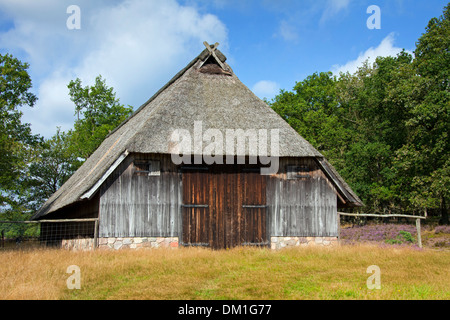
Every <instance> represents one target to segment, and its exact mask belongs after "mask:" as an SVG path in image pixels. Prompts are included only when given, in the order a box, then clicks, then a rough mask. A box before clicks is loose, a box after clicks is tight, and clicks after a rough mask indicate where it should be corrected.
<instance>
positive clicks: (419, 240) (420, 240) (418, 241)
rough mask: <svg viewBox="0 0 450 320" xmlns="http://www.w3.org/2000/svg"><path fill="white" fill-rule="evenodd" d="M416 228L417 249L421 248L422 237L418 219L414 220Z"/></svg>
mask: <svg viewBox="0 0 450 320" xmlns="http://www.w3.org/2000/svg"><path fill="white" fill-rule="evenodd" d="M416 228H417V244H418V245H419V248H422V237H421V235H420V219H416Z"/></svg>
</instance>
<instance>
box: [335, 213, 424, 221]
mask: <svg viewBox="0 0 450 320" xmlns="http://www.w3.org/2000/svg"><path fill="white" fill-rule="evenodd" d="M338 213H339V214H340V215H341V216H350V217H374V218H409V219H426V217H423V216H411V215H406V214H371V213H345V212H338Z"/></svg>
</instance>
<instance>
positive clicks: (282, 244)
mask: <svg viewBox="0 0 450 320" xmlns="http://www.w3.org/2000/svg"><path fill="white" fill-rule="evenodd" d="M337 244H338V238H337V237H271V238H270V248H271V249H274V250H276V249H282V248H289V247H298V246H301V247H307V246H334V245H337Z"/></svg>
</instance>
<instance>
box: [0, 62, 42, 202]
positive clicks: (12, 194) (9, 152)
mask: <svg viewBox="0 0 450 320" xmlns="http://www.w3.org/2000/svg"><path fill="white" fill-rule="evenodd" d="M28 67H29V65H28V64H27V63H22V62H21V61H19V60H18V59H16V58H14V57H13V56H12V55H10V54H6V55H0V206H1V208H2V210H10V209H11V208H12V207H17V206H18V205H19V204H18V202H19V201H18V197H17V196H16V193H17V192H18V191H19V189H20V188H21V186H20V178H21V176H22V174H23V171H24V170H25V169H26V164H27V163H28V160H27V157H28V156H29V154H30V150H31V149H32V148H33V147H34V146H35V145H36V144H37V143H38V142H39V141H40V138H39V136H37V135H32V133H31V128H30V125H29V124H26V123H22V121H21V117H22V112H21V111H20V108H22V107H24V106H29V107H32V106H33V105H34V104H35V102H36V100H37V98H36V96H35V95H34V94H33V93H31V92H30V89H31V78H30V76H29V74H28V72H27V69H28ZM5 208H6V209H5Z"/></svg>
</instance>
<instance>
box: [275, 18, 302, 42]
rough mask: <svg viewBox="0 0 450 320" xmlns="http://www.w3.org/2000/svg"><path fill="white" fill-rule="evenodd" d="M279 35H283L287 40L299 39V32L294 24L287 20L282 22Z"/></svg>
mask: <svg viewBox="0 0 450 320" xmlns="http://www.w3.org/2000/svg"><path fill="white" fill-rule="evenodd" d="M277 35H279V36H281V37H282V38H283V39H284V40H285V41H294V42H295V41H297V40H298V33H297V31H296V30H295V28H294V26H293V25H292V24H289V23H288V22H287V21H286V20H282V21H281V22H280V26H279V28H278V33H277Z"/></svg>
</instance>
